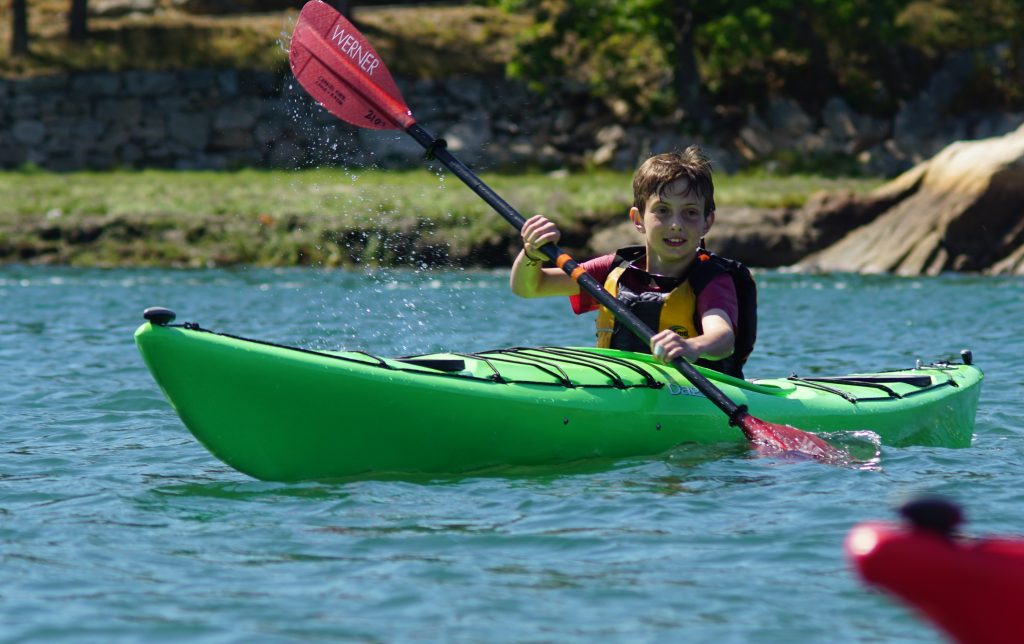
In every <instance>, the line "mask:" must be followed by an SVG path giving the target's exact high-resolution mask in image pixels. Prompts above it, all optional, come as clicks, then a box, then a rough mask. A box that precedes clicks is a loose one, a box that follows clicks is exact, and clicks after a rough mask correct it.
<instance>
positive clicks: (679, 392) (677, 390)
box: [668, 382, 704, 398]
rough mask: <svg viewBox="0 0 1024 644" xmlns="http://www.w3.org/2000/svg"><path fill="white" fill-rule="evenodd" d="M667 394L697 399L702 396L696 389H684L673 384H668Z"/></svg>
mask: <svg viewBox="0 0 1024 644" xmlns="http://www.w3.org/2000/svg"><path fill="white" fill-rule="evenodd" d="M668 393H669V395H670V396H696V397H698V398H700V397H702V396H704V394H702V393H700V389H697V388H696V387H684V386H682V385H677V384H676V383H674V382H670V383H668Z"/></svg>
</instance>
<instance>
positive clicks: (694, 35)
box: [494, 0, 1024, 123]
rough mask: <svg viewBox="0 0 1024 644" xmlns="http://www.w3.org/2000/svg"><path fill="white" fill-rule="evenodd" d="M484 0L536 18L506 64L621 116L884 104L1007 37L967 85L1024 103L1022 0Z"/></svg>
mask: <svg viewBox="0 0 1024 644" xmlns="http://www.w3.org/2000/svg"><path fill="white" fill-rule="evenodd" d="M494 1H495V2H496V3H497V4H499V5H500V6H503V7H505V8H506V9H507V10H509V11H512V12H516V13H518V14H525V15H529V16H532V18H533V24H532V25H531V26H530V27H529V28H528V29H525V30H523V31H522V32H521V34H520V35H519V36H518V38H517V48H516V54H515V56H514V58H513V59H512V61H511V62H510V64H509V71H510V73H511V74H512V75H514V76H518V77H520V78H523V79H524V80H528V81H530V82H531V83H532V84H533V85H534V86H535V87H538V88H549V89H556V90H557V88H560V87H564V86H565V83H566V80H567V79H569V80H572V81H575V82H576V83H578V84H580V85H582V86H585V87H587V88H589V90H590V91H591V92H592V93H594V94H595V95H596V96H599V97H603V98H605V99H607V100H608V101H609V102H611V103H612V104H613V105H615V104H616V103H619V104H621V105H622V108H621V109H619V110H618V111H619V113H620V116H622V117H625V116H627V115H630V114H634V115H636V116H637V117H638V118H650V117H652V116H660V115H668V116H671V115H672V114H673V113H674V112H675V110H676V109H677V108H680V107H681V108H682V109H683V110H684V111H685V112H686V113H687V115H688V116H689V117H690V119H689V121H690V122H691V123H692V122H694V120H695V119H694V117H696V118H697V119H707V118H711V117H712V116H713V115H714V114H713V113H715V112H716V113H717V115H718V116H723V115H724V116H726V117H727V116H728V114H729V109H728V108H729V107H731V106H732V107H737V108H742V107H744V106H746V105H749V104H751V103H755V104H756V103H758V102H760V101H762V100H764V99H765V98H766V97H769V96H772V95H785V96H791V97H794V98H796V99H797V100H798V101H799V102H801V103H803V104H805V105H811V106H821V105H822V104H823V103H824V102H825V101H826V100H828V99H829V98H831V97H832V96H836V95H841V96H843V97H845V98H846V99H847V101H848V102H850V104H852V105H853V106H854V107H855V108H857V109H858V110H860V111H863V112H874V113H892V112H893V111H894V110H895V109H896V108H897V107H898V104H899V102H900V100H902V99H906V98H908V97H910V96H913V95H914V94H916V93H917V92H918V91H920V90H921V89H922V87H923V86H924V84H925V83H927V82H928V81H929V79H930V78H931V75H932V73H933V72H934V71H935V70H936V69H937V68H938V66H939V65H941V63H942V62H943V60H944V59H945V57H947V56H949V55H951V54H954V53H957V52H963V51H966V52H979V51H981V50H982V49H984V48H988V47H992V46H993V45H1005V48H1004V49H1003V50H1002V51H1001V53H999V54H998V55H997V56H996V58H995V60H992V59H991V58H990V59H989V60H987V61H982V60H981V59H980V57H979V60H978V61H977V63H978V66H979V69H978V71H979V84H980V85H982V86H983V87H971V88H969V90H968V91H970V92H972V95H973V96H975V97H977V96H978V95H979V94H978V92H979V90H984V92H983V96H984V98H985V99H986V100H987V101H988V102H989V103H990V104H991V106H992V107H996V108H999V107H1002V108H1007V107H1011V106H1012V107H1016V108H1018V109H1019V108H1020V107H1021V106H1024V89H1022V88H1024V36H1022V34H1024V1H1022V0H976V1H972V2H960V1H958V0H872V1H871V2H866V1H864V0H809V1H808V0H703V1H701V2H679V1H678V0H494ZM965 107H975V108H976V107H977V103H976V102H974V104H972V105H965ZM712 108H715V110H713V109H712ZM723 108H725V109H724V110H723Z"/></svg>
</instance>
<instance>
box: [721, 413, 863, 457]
mask: <svg viewBox="0 0 1024 644" xmlns="http://www.w3.org/2000/svg"><path fill="white" fill-rule="evenodd" d="M739 425H740V429H742V430H743V434H744V435H745V436H746V437H747V439H748V440H749V441H750V442H751V444H752V445H753V446H754V448H755V449H757V451H758V452H761V453H766V454H786V453H789V454H799V455H800V456H806V457H809V458H813V459H815V460H818V461H825V462H827V463H846V462H849V461H850V458H851V457H850V455H849V454H847V453H846V452H844V451H843V450H840V449H838V448H836V447H833V446H832V445H829V444H828V443H827V442H826V441H825V439H823V438H821V437H820V436H815V435H814V434H810V433H808V432H805V431H803V430H800V429H797V428H796V427H790V426H789V425H779V424H776V423H769V422H767V421H764V420H761V419H760V418H754V417H753V416H751V415H750V414H744V415H743V416H741V417H740V418H739Z"/></svg>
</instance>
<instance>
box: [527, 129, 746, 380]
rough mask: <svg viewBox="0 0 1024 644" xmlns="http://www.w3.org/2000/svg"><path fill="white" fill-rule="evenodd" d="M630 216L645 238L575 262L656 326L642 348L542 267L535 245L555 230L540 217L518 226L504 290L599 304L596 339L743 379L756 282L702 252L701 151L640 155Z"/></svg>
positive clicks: (578, 305) (710, 208)
mask: <svg viewBox="0 0 1024 644" xmlns="http://www.w3.org/2000/svg"><path fill="white" fill-rule="evenodd" d="M629 218H630V219H631V220H632V222H633V225H634V226H636V228H637V230H639V231H640V232H641V233H642V234H643V236H644V246H634V247H628V248H622V249H620V250H618V251H617V252H616V253H613V254H610V255H605V256H602V257H598V258H595V259H592V260H590V261H588V262H585V263H584V264H583V267H584V268H585V269H586V271H587V272H588V273H590V275H592V276H593V277H594V279H596V280H597V281H598V282H601V283H603V284H604V288H605V290H607V291H608V292H609V293H611V294H612V295H614V296H615V297H616V298H618V299H619V300H620V301H621V302H623V304H625V305H626V306H628V307H629V308H630V309H631V310H632V311H633V313H635V314H636V315H637V316H638V317H639V318H640V319H641V320H643V321H644V322H645V323H646V324H647V325H648V326H649V327H651V328H652V329H654V330H655V331H656V334H655V335H654V337H653V338H652V339H651V343H650V346H649V347H648V346H645V345H644V343H643V342H642V341H641V340H640V339H639V338H637V337H636V336H634V335H633V334H632V333H631V332H630V331H629V330H628V329H626V328H625V327H623V326H622V325H621V324H619V323H618V322H617V321H616V320H615V319H614V316H613V315H612V314H611V312H610V311H608V310H607V309H605V308H604V307H601V306H600V305H599V304H598V302H597V301H596V300H594V299H593V298H592V297H591V296H590V295H589V294H588V293H586V292H581V291H580V288H579V285H578V284H577V283H576V282H575V281H574V280H573V279H572V278H571V277H569V276H568V275H566V274H565V273H564V272H563V271H562V270H560V269H557V268H542V267H541V265H542V263H543V262H544V260H546V259H547V258H546V256H545V255H543V253H541V252H540V251H539V249H540V247H541V246H543V245H544V244H547V243H557V242H558V240H559V238H560V235H561V233H560V232H559V230H558V228H557V227H556V226H555V225H554V224H553V223H552V222H551V221H549V220H547V219H546V218H544V217H543V216H540V215H538V216H535V217H531V218H530V219H528V220H527V221H526V224H525V225H524V226H523V229H522V238H523V250H522V251H521V252H520V253H519V256H518V257H516V260H515V263H514V264H513V266H512V274H511V276H510V278H509V282H510V285H511V287H512V292H513V293H515V294H516V295H519V296H521V297H545V296H552V295H568V296H570V298H571V303H572V307H573V310H574V311H575V312H576V314H577V315H579V314H581V313H586V312H587V311H593V310H595V309H599V313H598V316H597V339H598V341H597V345H598V346H599V347H609V348H613V349H622V350H625V351H639V352H645V353H646V352H650V353H653V354H654V355H655V356H656V357H657V358H658V359H659V360H661V361H663V362H666V363H668V362H671V361H672V360H674V359H675V358H677V357H682V358H685V359H686V360H689V361H690V362H696V363H697V364H700V365H703V366H707V367H710V368H712V369H716V370H718V371H721V372H723V373H727V374H729V375H732V376H736V377H738V378H742V377H743V363H744V362H745V361H746V359H747V356H749V355H750V351H751V349H753V346H754V336H755V334H756V325H757V313H756V306H757V305H756V288H755V286H754V282H753V279H752V278H751V277H750V272H749V271H748V270H747V269H746V268H745V267H744V266H743V265H741V264H739V263H738V262H734V261H732V260H728V259H724V258H722V257H718V256H717V255H713V254H711V253H708V252H707V251H706V250H704V244H703V241H704V236H705V235H706V234H707V232H708V231H709V230H710V229H711V225H712V224H714V222H715V200H714V184H713V183H712V180H711V163H710V161H708V159H707V157H705V156H704V153H703V152H702V151H701V149H700V148H699V147H698V146H695V145H691V146H690V147H688V148H687V149H686V150H684V151H683V152H671V153H666V154H659V155H656V156H653V157H651V158H650V159H648V160H647V161H645V162H644V163H643V165H641V166H640V168H639V169H638V170H637V171H636V174H635V175H634V176H633V207H632V208H630V210H629Z"/></svg>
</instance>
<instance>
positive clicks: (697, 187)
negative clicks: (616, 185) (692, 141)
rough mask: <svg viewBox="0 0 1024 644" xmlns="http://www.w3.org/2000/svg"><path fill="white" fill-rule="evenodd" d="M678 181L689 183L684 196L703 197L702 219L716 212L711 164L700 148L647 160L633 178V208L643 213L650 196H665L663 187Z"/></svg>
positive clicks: (669, 153) (660, 155) (657, 155)
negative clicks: (694, 195)
mask: <svg viewBox="0 0 1024 644" xmlns="http://www.w3.org/2000/svg"><path fill="white" fill-rule="evenodd" d="M678 179H686V180H687V182H688V183H689V190H688V191H687V194H689V193H691V192H692V193H694V194H696V195H697V196H698V197H703V198H704V216H705V217H707V216H708V215H709V214H711V211H713V210H714V209H715V185H714V183H712V181H711V161H710V160H708V158H707V157H706V156H704V151H703V150H701V149H700V146H699V145H691V146H690V147H688V148H686V149H685V150H683V151H682V152H679V151H678V150H677V151H675V152H665V153H664V154H656V155H655V156H653V157H651V158H649V159H647V160H646V161H644V162H643V164H642V165H641V166H640V167H639V168H637V171H636V174H634V175H633V205H634V206H636V209H637V210H639V211H640V214H643V212H644V208H645V207H646V206H647V199H648V198H650V196H651V195H654V194H657V195H658V196H661V195H663V194H664V190H665V188H666V187H667V186H668V185H669V184H670V183H672V182H673V181H677V180H678Z"/></svg>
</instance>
